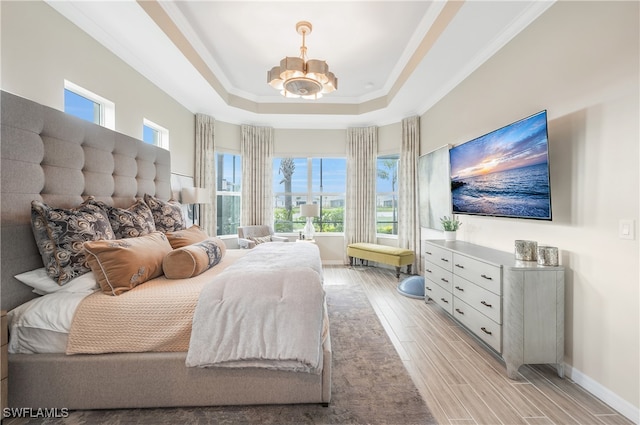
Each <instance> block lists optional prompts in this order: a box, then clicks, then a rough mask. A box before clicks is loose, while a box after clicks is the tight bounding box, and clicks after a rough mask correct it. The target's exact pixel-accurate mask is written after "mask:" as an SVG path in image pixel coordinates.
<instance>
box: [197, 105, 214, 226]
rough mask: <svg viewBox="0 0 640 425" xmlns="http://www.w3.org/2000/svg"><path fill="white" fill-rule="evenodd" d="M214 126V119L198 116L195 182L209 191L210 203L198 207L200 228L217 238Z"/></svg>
mask: <svg viewBox="0 0 640 425" xmlns="http://www.w3.org/2000/svg"><path fill="white" fill-rule="evenodd" d="M214 124H215V120H214V119H213V117H211V116H209V115H204V114H196V169H195V176H194V179H193V180H194V184H195V186H196V187H203V188H205V189H206V190H207V194H208V201H209V203H208V204H201V205H198V208H199V211H198V212H199V217H200V227H201V228H202V229H203V230H205V231H206V232H207V234H208V235H210V236H215V235H216V232H217V223H216V221H217V212H216V206H217V203H216V186H215V184H214V181H215V173H216V170H215V161H214V155H215V154H214V152H215V144H214Z"/></svg>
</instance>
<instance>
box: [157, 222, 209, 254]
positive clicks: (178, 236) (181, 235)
mask: <svg viewBox="0 0 640 425" xmlns="http://www.w3.org/2000/svg"><path fill="white" fill-rule="evenodd" d="M166 235H167V239H169V243H170V244H171V247H172V248H173V249H178V248H182V247H185V246H187V245H192V244H194V243H198V242H202V241H203V240H205V239H207V238H208V237H209V235H207V232H205V231H204V230H202V229H201V228H200V227H199V226H196V225H193V226H191V227H189V228H188V229H184V230H178V231H177V232H167V233H166Z"/></svg>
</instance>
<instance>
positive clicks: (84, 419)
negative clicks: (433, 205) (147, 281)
mask: <svg viewBox="0 0 640 425" xmlns="http://www.w3.org/2000/svg"><path fill="white" fill-rule="evenodd" d="M325 288H326V291H327V302H328V307H329V318H330V322H331V344H332V350H333V374H332V375H333V376H332V379H333V386H332V401H331V404H330V405H329V407H322V406H320V405H315V404H314V405H278V406H230V407H203V408H167V409H126V410H90V411H74V412H71V413H70V415H69V417H67V418H65V419H55V420H54V419H47V420H44V421H43V420H41V419H40V420H37V421H36V420H35V419H32V420H29V421H27V422H20V423H27V424H73V425H76V424H91V425H93V424H110V425H125V424H127V425H128V424H149V425H151V424H153V425H155V424H167V425H169V424H172V425H173V424H184V425H186V424H398V425H400V424H403V425H404V424H435V423H436V421H435V419H434V418H433V416H432V414H431V412H430V411H429V409H428V408H427V406H426V404H425V403H424V400H423V399H422V398H421V396H420V393H419V392H418V390H417V388H416V387H415V385H414V384H413V382H412V381H411V378H410V377H409V375H408V373H407V371H406V369H405V368H404V365H403V364H402V361H401V360H400V357H399V356H398V354H397V353H396V351H395V349H394V347H393V344H392V343H391V341H390V340H389V337H388V336H387V334H386V333H385V331H384V328H383V327H382V325H381V324H380V321H379V320H378V318H377V316H376V314H375V312H374V311H373V308H372V307H371V305H370V304H369V300H368V299H367V296H366V294H365V293H364V291H363V289H362V288H361V287H360V285H359V284H357V283H349V284H345V285H327V286H326V287H325ZM12 423H13V422H12Z"/></svg>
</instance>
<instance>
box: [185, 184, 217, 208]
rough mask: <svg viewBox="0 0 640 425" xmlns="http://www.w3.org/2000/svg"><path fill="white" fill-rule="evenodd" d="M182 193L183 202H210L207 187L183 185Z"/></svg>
mask: <svg viewBox="0 0 640 425" xmlns="http://www.w3.org/2000/svg"><path fill="white" fill-rule="evenodd" d="M181 194H182V203H183V204H208V203H209V202H210V201H209V197H208V196H207V189H205V188H203V187H183V188H182V192H181Z"/></svg>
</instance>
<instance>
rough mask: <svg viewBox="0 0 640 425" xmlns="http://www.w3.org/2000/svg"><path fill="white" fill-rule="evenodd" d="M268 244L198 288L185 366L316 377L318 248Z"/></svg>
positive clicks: (320, 297)
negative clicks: (244, 369)
mask: <svg viewBox="0 0 640 425" xmlns="http://www.w3.org/2000/svg"><path fill="white" fill-rule="evenodd" d="M265 245H267V244H265ZM268 245H269V246H268V247H265V248H263V249H258V248H255V249H254V250H252V252H250V253H249V254H247V255H246V256H244V257H243V258H242V259H241V260H239V261H238V262H236V263H235V264H233V265H232V266H230V267H229V268H227V269H226V270H225V271H224V272H223V273H221V274H219V275H218V276H217V277H216V278H215V279H214V280H213V281H212V282H209V283H207V284H206V285H205V286H204V288H203V289H202V292H201V293H200V297H199V299H198V304H197V306H196V311H195V313H194V317H193V327H192V333H191V340H190V344H189V351H188V353H187V359H186V365H187V366H190V367H194V366H197V367H209V366H217V367H261V368H266V369H277V370H288V371H295V372H310V373H319V372H320V371H321V370H322V336H323V324H324V289H323V287H322V277H321V272H322V268H321V267H322V266H321V264H320V256H319V252H318V248H317V247H316V246H315V245H312V244H302V245H304V246H303V247H301V246H299V245H300V244H268ZM275 245H278V247H272V246H275ZM272 248H273V249H272Z"/></svg>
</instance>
